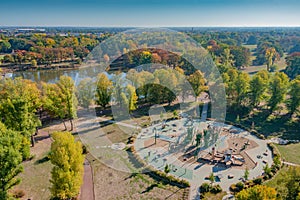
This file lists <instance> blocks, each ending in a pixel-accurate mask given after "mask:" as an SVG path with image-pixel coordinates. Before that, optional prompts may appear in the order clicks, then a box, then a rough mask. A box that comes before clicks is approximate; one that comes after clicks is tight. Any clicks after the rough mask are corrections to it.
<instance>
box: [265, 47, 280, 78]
mask: <svg viewBox="0 0 300 200" xmlns="http://www.w3.org/2000/svg"><path fill="white" fill-rule="evenodd" d="M265 58H266V63H267V71H268V72H269V71H270V67H271V66H272V65H273V64H274V61H275V60H276V59H279V58H280V56H279V55H278V53H277V52H276V49H275V48H274V47H270V48H267V49H266V52H265Z"/></svg>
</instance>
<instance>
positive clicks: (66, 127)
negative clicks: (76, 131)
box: [63, 119, 67, 131]
mask: <svg viewBox="0 0 300 200" xmlns="http://www.w3.org/2000/svg"><path fill="white" fill-rule="evenodd" d="M63 124H64V126H65V131H66V130H67V126H66V122H65V120H64V119H63Z"/></svg>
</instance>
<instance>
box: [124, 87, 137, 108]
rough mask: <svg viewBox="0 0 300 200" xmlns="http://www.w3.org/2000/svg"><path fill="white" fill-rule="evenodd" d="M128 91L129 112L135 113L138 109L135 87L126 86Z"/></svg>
mask: <svg viewBox="0 0 300 200" xmlns="http://www.w3.org/2000/svg"><path fill="white" fill-rule="evenodd" d="M126 89H127V94H128V97H127V99H128V110H129V112H132V111H134V110H135V109H136V108H137V105H136V104H137V99H138V97H137V95H136V92H135V87H134V86H132V85H130V84H128V85H127V86H126Z"/></svg>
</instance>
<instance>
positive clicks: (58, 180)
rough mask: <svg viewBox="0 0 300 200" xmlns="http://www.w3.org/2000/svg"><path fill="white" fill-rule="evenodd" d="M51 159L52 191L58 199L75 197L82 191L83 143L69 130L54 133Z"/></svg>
mask: <svg viewBox="0 0 300 200" xmlns="http://www.w3.org/2000/svg"><path fill="white" fill-rule="evenodd" d="M52 138H53V140H54V142H53V143H52V144H51V152H50V161H51V163H52V164H53V165H54V167H53V169H52V171H51V175H52V177H51V180H50V182H51V184H52V186H51V188H50V190H51V193H52V196H53V197H55V198H58V199H72V198H75V197H76V196H77V195H78V194H79V191H80V187H81V184H82V177H83V162H84V156H83V154H82V145H81V143H80V142H75V139H74V137H73V136H72V134H71V133H69V132H55V133H53V134H52Z"/></svg>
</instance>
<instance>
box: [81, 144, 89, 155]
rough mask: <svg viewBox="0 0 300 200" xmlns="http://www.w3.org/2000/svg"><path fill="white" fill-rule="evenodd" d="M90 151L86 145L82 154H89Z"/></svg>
mask: <svg viewBox="0 0 300 200" xmlns="http://www.w3.org/2000/svg"><path fill="white" fill-rule="evenodd" d="M88 153H89V150H88V149H87V147H86V146H85V145H82V154H88Z"/></svg>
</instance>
